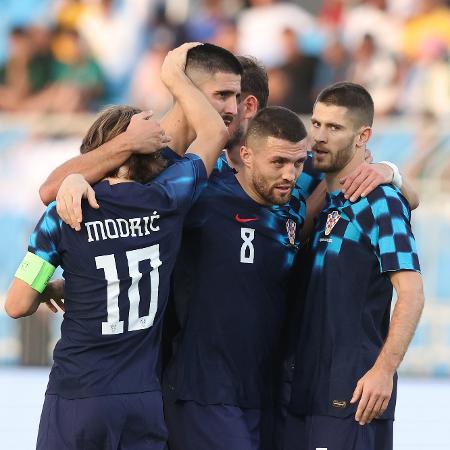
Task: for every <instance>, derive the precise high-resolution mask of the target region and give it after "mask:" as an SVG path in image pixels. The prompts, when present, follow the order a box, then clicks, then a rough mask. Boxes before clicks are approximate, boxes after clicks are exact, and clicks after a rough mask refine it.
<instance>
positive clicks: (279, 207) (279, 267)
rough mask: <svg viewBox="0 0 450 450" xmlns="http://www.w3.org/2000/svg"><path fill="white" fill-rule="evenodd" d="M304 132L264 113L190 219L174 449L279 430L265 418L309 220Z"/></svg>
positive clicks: (170, 391) (171, 377)
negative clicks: (292, 277) (300, 186)
mask: <svg viewBox="0 0 450 450" xmlns="http://www.w3.org/2000/svg"><path fill="white" fill-rule="evenodd" d="M305 137H306V130H305V128H304V125H303V123H302V122H301V121H300V119H299V118H298V117H297V116H296V115H295V114H294V113H293V112H292V111H289V110H287V109H285V108H281V107H268V108H263V109H262V110H260V111H259V112H258V113H257V114H256V116H255V117H254V118H253V120H252V121H251V122H250V124H249V127H248V130H247V132H246V135H245V144H244V145H243V146H241V149H240V156H241V159H242V164H241V169H240V170H239V172H238V173H237V174H236V173H234V171H233V170H231V168H229V169H228V170H225V169H224V170H221V171H219V170H216V171H214V172H213V174H212V175H211V178H210V180H209V182H208V186H207V187H206V189H205V191H204V192H203V193H202V195H201V197H200V198H199V201H198V203H197V205H195V206H194V207H193V208H192V209H191V211H190V212H189V214H188V216H187V217H186V220H185V225H184V234H183V245H182V249H181V252H180V255H179V257H178V261H177V265H178V266H179V265H181V266H182V268H183V274H182V275H181V276H178V277H176V278H175V284H176V286H184V289H185V291H187V293H186V292H185V293H184V297H188V299H187V302H188V305H187V308H186V314H185V317H183V318H182V324H181V325H182V329H181V332H180V334H179V336H178V337H177V339H176V342H175V354H174V357H173V359H172V361H171V363H170V365H169V368H168V371H167V375H166V380H165V389H164V392H165V399H164V401H165V414H166V420H167V424H168V428H169V443H170V447H171V449H172V450H191V449H192V450H194V449H195V450H207V449H208V450H213V449H214V450H221V449H223V450H225V449H231V448H232V449H234V450H255V449H259V448H261V446H262V445H263V442H262V441H263V440H266V439H267V440H269V439H270V438H271V437H270V435H269V436H268V437H266V436H262V435H263V434H264V432H265V431H267V432H268V433H269V434H270V431H271V430H270V426H268V427H265V426H264V424H265V420H266V418H269V419H270V418H271V415H270V414H271V412H272V406H273V402H274V401H275V396H276V394H275V387H276V380H277V375H278V371H279V367H280V363H281V359H280V356H281V337H282V328H283V323H284V320H285V310H286V287H287V281H288V276H289V273H290V268H291V265H292V262H293V260H294V256H295V254H296V252H297V249H298V247H299V243H300V241H299V236H300V230H301V227H302V224H303V221H304V217H305V201H304V199H303V198H302V197H301V195H300V194H299V193H298V192H296V195H295V196H292V197H291V194H292V190H293V189H294V187H295V183H296V180H297V178H298V176H299V175H300V173H301V170H302V166H303V162H304V161H305V159H306V157H307V152H306V145H305V142H304V141H303V140H304V138H305ZM183 300H184V301H186V299H185V298H184V299H183ZM175 301H179V299H178V298H177V296H175ZM269 423H270V422H269Z"/></svg>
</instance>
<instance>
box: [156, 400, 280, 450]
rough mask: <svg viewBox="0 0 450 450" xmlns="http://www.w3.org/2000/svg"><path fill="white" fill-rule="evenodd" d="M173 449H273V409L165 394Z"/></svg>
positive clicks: (165, 405) (171, 447)
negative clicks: (213, 402) (211, 403)
mask: <svg viewBox="0 0 450 450" xmlns="http://www.w3.org/2000/svg"><path fill="white" fill-rule="evenodd" d="M164 413H165V417H166V423H167V428H168V429H169V447H170V450H273V436H272V420H273V418H272V412H271V411H269V410H267V412H266V410H264V412H262V410H260V409H243V408H239V407H238V406H231V405H201V404H199V403H197V402H194V401H182V400H176V401H172V400H169V399H168V398H167V396H165V397H164Z"/></svg>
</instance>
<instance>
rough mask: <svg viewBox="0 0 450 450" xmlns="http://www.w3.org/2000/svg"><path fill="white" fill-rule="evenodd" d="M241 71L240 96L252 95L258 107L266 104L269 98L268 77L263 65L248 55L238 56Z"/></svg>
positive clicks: (263, 106)
mask: <svg viewBox="0 0 450 450" xmlns="http://www.w3.org/2000/svg"><path fill="white" fill-rule="evenodd" d="M237 59H238V60H239V62H240V63H241V66H242V69H243V72H242V76H241V98H244V97H245V96H247V95H254V96H255V97H256V99H257V100H258V108H259V109H261V108H265V107H266V106H267V99H268V98H269V78H268V77H267V72H266V69H265V67H264V66H263V65H262V64H261V63H260V62H259V61H258V60H257V59H256V58H253V57H250V56H238V57H237Z"/></svg>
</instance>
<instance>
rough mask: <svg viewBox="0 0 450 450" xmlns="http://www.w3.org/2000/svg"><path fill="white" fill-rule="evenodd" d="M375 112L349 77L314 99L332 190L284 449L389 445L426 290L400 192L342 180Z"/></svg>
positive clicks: (382, 449) (319, 236) (316, 141)
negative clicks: (360, 190) (351, 191)
mask: <svg viewBox="0 0 450 450" xmlns="http://www.w3.org/2000/svg"><path fill="white" fill-rule="evenodd" d="M372 121H373V101H372V99H371V97H370V95H369V94H368V92H367V91H366V90H365V89H364V88H363V87H361V86H359V85H355V84H352V83H338V84H336V85H332V86H330V87H329V88H326V89H324V90H323V91H322V92H321V93H320V94H319V96H318V98H317V101H316V103H315V106H314V111H313V116H312V130H311V136H312V139H313V151H314V166H315V168H316V169H317V170H320V171H323V172H324V173H325V177H326V184H327V190H328V193H327V203H326V206H325V208H324V209H323V211H322V212H321V213H320V215H319V217H318V220H317V223H316V226H315V229H314V232H313V236H312V244H311V246H312V248H311V273H310V279H309V284H308V288H307V291H306V298H305V307H304V312H303V320H302V321H301V323H300V324H299V326H298V340H297V350H296V360H295V372H294V379H293V383H292V396H291V403H290V410H291V414H290V416H289V417H288V419H287V425H286V429H285V437H284V446H283V449H285V450H316V449H318V448H328V449H333V450H391V449H392V422H393V419H394V409H395V401H396V379H397V376H396V369H397V368H398V366H399V364H400V362H401V360H402V358H403V356H404V354H405V352H406V350H407V347H408V345H409V342H410V340H411V338H412V336H413V333H414V331H415V329H416V326H417V323H418V320H419V317H420V314H421V311H422V308H423V303H424V297H423V290H422V279H421V276H420V273H419V270H420V268H419V261H418V257H417V253H416V245H415V241H414V236H413V234H412V231H411V226H410V209H409V207H408V205H407V203H406V201H405V199H404V198H403V196H402V195H401V194H400V193H399V191H398V190H397V189H396V188H395V187H393V186H390V185H387V186H379V187H377V188H376V189H375V190H373V191H372V192H371V193H370V194H369V195H367V196H366V197H365V198H361V199H360V200H358V201H356V202H350V201H349V200H348V199H346V198H345V197H344V195H343V193H342V191H341V189H340V188H341V185H340V183H339V179H340V178H341V177H344V176H345V175H347V174H348V173H350V172H351V171H352V170H354V168H355V167H356V166H357V165H358V164H360V163H361V161H363V160H364V148H365V145H366V144H367V141H368V140H369V138H370V136H371V134H372V129H371V126H372ZM301 272H302V273H304V272H305V268H304V267H303V268H302V269H301ZM300 276H301V273H298V277H300ZM393 288H394V289H395V291H396V293H397V302H396V305H395V308H394V311H393V315H392V320H391V321H390V320H389V317H390V306H391V299H392V292H393Z"/></svg>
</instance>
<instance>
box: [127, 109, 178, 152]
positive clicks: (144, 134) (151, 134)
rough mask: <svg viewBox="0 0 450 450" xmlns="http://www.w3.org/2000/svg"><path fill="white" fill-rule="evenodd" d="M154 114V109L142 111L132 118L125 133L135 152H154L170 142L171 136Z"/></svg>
mask: <svg viewBox="0 0 450 450" xmlns="http://www.w3.org/2000/svg"><path fill="white" fill-rule="evenodd" d="M152 116H153V111H142V112H141V113H139V114H134V115H133V117H132V118H131V120H130V123H129V125H128V127H127V129H126V130H125V132H124V134H123V135H124V138H125V139H126V140H127V142H128V145H129V147H130V150H131V151H132V152H133V153H143V154H148V153H154V152H156V151H158V150H160V149H161V148H163V147H165V146H166V145H167V144H168V143H169V142H170V140H171V139H170V137H169V136H166V135H165V133H164V130H163V129H162V128H161V125H160V124H159V123H158V122H157V121H156V120H154V119H152Z"/></svg>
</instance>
